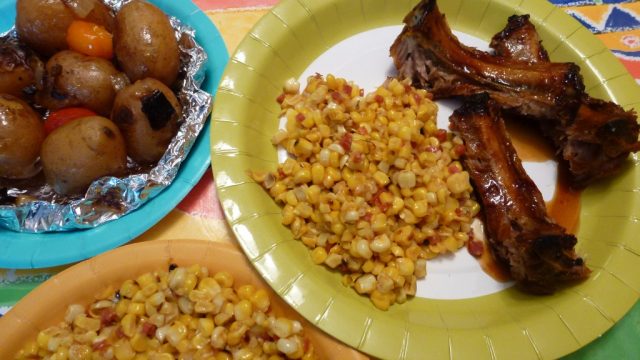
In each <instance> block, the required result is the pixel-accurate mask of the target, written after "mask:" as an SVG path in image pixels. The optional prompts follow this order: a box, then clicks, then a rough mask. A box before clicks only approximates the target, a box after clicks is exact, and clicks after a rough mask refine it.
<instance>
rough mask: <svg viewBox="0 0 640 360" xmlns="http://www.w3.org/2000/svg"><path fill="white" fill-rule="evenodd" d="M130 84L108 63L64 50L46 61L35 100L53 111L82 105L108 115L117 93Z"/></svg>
mask: <svg viewBox="0 0 640 360" xmlns="http://www.w3.org/2000/svg"><path fill="white" fill-rule="evenodd" d="M128 82H129V81H128V79H127V78H126V76H125V75H124V74H123V73H121V72H119V71H118V70H117V69H116V68H115V67H114V66H113V64H112V63H111V62H109V61H108V60H105V59H101V58H95V57H90V56H86V55H82V54H80V53H77V52H75V51H71V50H65V51H61V52H59V53H57V54H55V55H54V56H53V57H51V59H49V61H47V66H46V75H45V82H44V83H45V84H44V88H43V90H42V91H39V92H38V93H37V94H36V101H37V102H38V104H40V105H42V106H44V107H46V108H47V109H50V110H57V109H61V108H65V107H70V106H81V107H85V108H88V109H91V110H93V111H95V112H96V113H98V114H100V115H104V116H108V115H109V113H110V112H111V106H112V105H113V100H114V98H115V96H116V93H117V92H118V91H119V90H120V89H122V88H124V86H126V85H127V84H128Z"/></svg>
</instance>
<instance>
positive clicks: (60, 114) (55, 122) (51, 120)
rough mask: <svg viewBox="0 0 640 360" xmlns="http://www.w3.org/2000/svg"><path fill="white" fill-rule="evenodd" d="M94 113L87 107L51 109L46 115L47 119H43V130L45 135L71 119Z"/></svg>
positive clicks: (93, 114)
mask: <svg viewBox="0 0 640 360" xmlns="http://www.w3.org/2000/svg"><path fill="white" fill-rule="evenodd" d="M95 115H96V113H94V112H93V111H91V110H89V109H85V108H65V109H60V110H56V111H52V112H50V113H49V116H47V119H46V120H45V121H44V131H45V132H46V134H47V135H49V134H50V133H52V132H53V130H55V129H57V128H59V127H60V126H62V125H64V124H66V123H68V122H71V121H73V120H76V119H79V118H83V117H87V116H95Z"/></svg>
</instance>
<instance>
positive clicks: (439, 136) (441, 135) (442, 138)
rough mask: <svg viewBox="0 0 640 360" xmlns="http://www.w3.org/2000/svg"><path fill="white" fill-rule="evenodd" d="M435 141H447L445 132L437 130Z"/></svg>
mask: <svg viewBox="0 0 640 360" xmlns="http://www.w3.org/2000/svg"><path fill="white" fill-rule="evenodd" d="M436 139H438V141H440V142H443V141H447V130H445V129H438V131H436Z"/></svg>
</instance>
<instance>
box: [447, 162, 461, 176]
mask: <svg viewBox="0 0 640 360" xmlns="http://www.w3.org/2000/svg"><path fill="white" fill-rule="evenodd" d="M459 172H460V168H459V167H457V166H455V165H453V164H451V165H449V174H455V173H459Z"/></svg>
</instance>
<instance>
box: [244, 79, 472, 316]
mask: <svg viewBox="0 0 640 360" xmlns="http://www.w3.org/2000/svg"><path fill="white" fill-rule="evenodd" d="M278 100H279V102H280V104H281V108H282V116H283V117H284V118H285V119H286V126H285V128H284V129H283V130H280V131H278V133H276V134H275V135H274V137H273V140H272V141H273V144H274V145H277V146H281V147H283V148H284V149H286V151H287V152H288V153H289V154H290V155H291V156H292V158H288V159H287V160H286V161H284V163H282V164H280V165H278V168H277V170H275V171H272V172H269V173H265V172H260V171H253V172H252V176H253V178H254V179H255V180H256V181H258V182H259V183H261V184H262V186H263V187H264V188H265V190H266V191H268V193H269V195H270V196H271V197H272V198H274V200H275V201H276V203H277V204H279V205H280V206H282V223H283V224H284V225H286V226H288V227H289V228H290V229H291V231H292V233H293V236H294V238H296V239H299V240H301V241H302V242H303V243H304V244H305V245H306V246H307V247H308V248H309V249H310V250H311V259H312V260H313V261H314V262H315V263H316V264H324V265H325V266H327V267H329V268H331V269H336V270H338V271H340V272H341V273H342V274H343V284H345V285H347V286H350V287H352V288H353V289H355V291H357V292H358V293H359V294H363V295H366V296H368V297H369V298H370V299H371V301H372V303H373V304H374V305H375V306H376V307H377V308H379V309H383V310H386V309H388V308H389V307H390V306H391V305H392V304H394V303H403V302H405V301H406V300H407V298H409V297H411V296H413V295H415V293H416V280H417V279H420V278H424V277H425V276H426V273H427V267H426V260H427V259H430V258H434V257H436V256H438V255H440V254H446V253H450V252H453V251H456V250H457V249H459V248H461V247H463V246H465V245H466V243H467V241H468V240H469V234H470V233H471V222H472V220H473V219H474V217H475V216H476V214H478V212H479V204H478V203H477V202H476V201H475V200H473V198H472V188H471V185H470V181H469V174H468V173H467V171H465V170H464V169H463V168H462V165H461V164H460V162H459V160H458V159H459V158H460V157H461V156H462V155H463V154H464V152H465V146H464V144H463V141H462V139H461V138H459V137H458V136H454V135H453V134H452V133H450V132H447V131H446V130H442V129H438V128H437V126H436V112H437V105H436V104H435V103H434V102H433V101H431V95H430V94H429V93H427V92H426V91H425V90H417V89H415V88H413V87H412V86H410V84H409V82H408V81H405V82H401V81H398V80H396V79H389V80H388V81H386V82H385V83H384V84H383V85H382V86H380V87H379V88H378V89H377V90H375V91H374V92H372V93H369V94H367V95H364V94H363V93H362V90H360V89H359V87H358V86H357V85H356V84H353V83H352V82H347V81H345V80H344V79H341V78H336V77H334V76H332V75H327V77H326V79H325V78H324V77H322V76H320V75H316V76H311V77H309V79H308V80H307V85H306V88H305V89H304V90H303V91H302V92H299V84H297V82H295V81H294V80H290V81H288V82H287V83H286V84H285V86H284V93H283V94H282V96H281V97H280V98H279V99H278ZM254 170H257V169H254Z"/></svg>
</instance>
